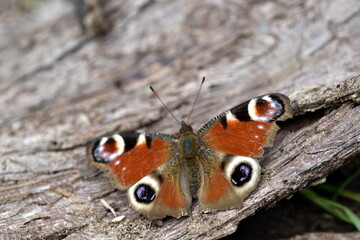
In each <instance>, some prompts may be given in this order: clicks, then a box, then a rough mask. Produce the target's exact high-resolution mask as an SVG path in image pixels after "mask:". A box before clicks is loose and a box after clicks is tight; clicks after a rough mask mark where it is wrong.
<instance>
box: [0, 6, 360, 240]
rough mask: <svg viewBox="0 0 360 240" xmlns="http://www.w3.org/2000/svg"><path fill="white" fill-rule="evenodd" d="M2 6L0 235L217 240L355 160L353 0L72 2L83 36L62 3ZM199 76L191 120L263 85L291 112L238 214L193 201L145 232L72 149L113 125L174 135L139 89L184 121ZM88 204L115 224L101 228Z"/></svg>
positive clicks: (358, 148)
mask: <svg viewBox="0 0 360 240" xmlns="http://www.w3.org/2000/svg"><path fill="white" fill-rule="evenodd" d="M12 2H13V1H8V0H7V1H2V2H1V3H0V18H1V19H2V20H1V22H0V31H1V36H0V51H1V56H0V64H1V70H0V106H1V107H0V112H1V119H0V136H1V143H0V152H1V157H0V166H1V167H0V180H1V185H0V209H1V211H0V238H1V239H43V238H45V239H59V238H65V239H94V238H108V239H116V238H118V239H137V238H148V239H155V238H156V239H180V238H181V239H194V238H201V239H213V238H219V237H222V236H226V235H228V234H230V233H232V232H234V231H235V230H236V227H237V224H238V223H239V222H240V221H241V220H242V219H244V218H246V217H247V216H250V215H252V214H254V213H255V212H256V211H258V210H259V209H262V208H266V207H269V206H272V205H274V204H276V202H278V201H279V200H281V199H283V198H287V197H289V196H291V195H292V194H294V193H295V192H296V191H298V190H299V189H301V188H303V187H306V186H308V185H310V184H312V183H313V182H317V181H319V180H321V179H324V178H325V177H326V176H327V175H328V174H329V173H331V172H332V171H334V170H335V169H336V168H338V167H340V166H342V165H343V164H344V163H345V162H347V161H350V160H352V159H354V158H355V157H357V156H359V153H360V137H359V136H360V128H359V126H360V117H359V116H360V106H359V105H358V103H359V98H360V96H359V92H360V77H359V75H358V74H359V69H360V59H359V56H360V49H359V46H360V43H359V39H360V31H359V29H360V3H359V2H357V1H337V0H334V1H327V0H326V1H325V0H324V1H316V2H312V1H305V2H303V1H299V2H296V1H295V2H293V1H292V2H291V3H288V2H287V1H276V2H271V1H270V2H269V1H264V2H263V1H237V2H230V1H212V2H202V3H201V4H200V3H199V2H197V1H189V0H185V1H167V2H157V1H152V0H144V1H131V0H129V1H126V0H125V1H112V0H109V1H106V2H104V5H103V7H104V8H103V9H100V10H99V9H98V10H99V11H100V16H102V15H101V14H104V15H103V17H105V18H104V19H103V18H101V17H100V18H96V16H97V14H99V12H97V11H95V12H96V14H95V13H94V12H93V11H84V8H82V9H83V12H82V13H83V15H82V16H80V21H81V22H82V24H81V26H82V28H83V31H84V32H81V30H80V28H79V23H78V20H77V18H76V17H75V15H74V5H73V4H72V3H71V2H70V1H69V2H67V1H61V0H54V1H50V2H45V3H43V4H41V5H36V6H35V7H33V6H30V7H27V8H26V9H25V10H26V11H25V10H24V9H23V8H19V6H17V7H14V6H12V5H11V4H12ZM18 2H22V1H18ZM77 4H79V3H77ZM86 4H90V3H89V1H86ZM86 4H85V6H88V5H86ZM23 7H24V6H23ZM83 7H84V6H83ZM95 7H98V6H95ZM77 9H78V10H79V9H80V10H81V7H80V8H79V6H78V8H77ZM90 9H92V8H90ZM84 14H85V15H84ZM94 16H95V17H94ZM92 17H93V18H94V19H93V18H92ZM84 19H87V20H84ZM99 19H100V20H99ZM94 21H95V22H96V21H100V22H101V23H100V24H94V23H93V22H94ZM104 24H105V25H104ZM106 24H109V25H108V26H106ZM99 26H100V28H101V29H100V30H101V31H100V30H97V29H96V28H97V27H99ZM94 28H95V29H94ZM106 31H108V32H107V34H106V35H105V36H102V37H98V38H95V37H96V36H98V34H99V35H100V34H103V33H104V32H106ZM202 76H206V77H207V82H206V84H205V85H204V88H203V91H202V93H201V96H200V99H199V102H198V104H197V106H196V110H195V112H194V114H193V116H192V122H193V126H194V127H195V128H196V127H199V126H200V125H201V124H202V123H204V122H205V121H207V120H208V119H210V118H211V117H212V116H213V115H215V114H218V113H220V112H222V111H224V110H226V109H228V108H230V107H232V106H234V105H237V104H238V103H240V102H242V101H243V100H246V99H248V98H251V97H254V96H257V95H260V94H264V93H268V92H281V93H285V94H288V95H291V99H292V105H293V108H294V113H295V117H294V119H292V120H290V121H286V122H285V123H284V124H282V130H281V131H280V133H279V134H278V137H277V140H276V142H275V144H274V147H273V148H271V149H270V150H269V151H268V152H267V154H266V156H265V157H264V159H263V160H262V161H261V164H262V166H263V168H264V169H265V171H266V173H265V174H264V176H263V177H262V181H261V183H260V185H259V187H258V189H257V190H256V191H255V192H254V193H253V194H252V195H251V196H250V197H249V198H248V199H247V200H246V201H245V203H244V206H243V207H242V208H241V209H238V210H229V211H219V212H216V213H210V214H201V213H198V212H197V205H196V204H195V205H194V209H193V213H192V215H191V216H190V217H184V218H181V219H168V220H166V221H165V223H164V226H163V227H156V228H149V221H147V220H146V219H145V218H144V217H142V216H140V215H139V214H138V213H136V212H134V211H133V210H131V209H130V208H129V207H128V205H127V200H126V195H125V193H124V192H121V191H116V190H115V189H114V188H113V187H112V185H111V184H110V181H109V180H108V178H107V177H106V174H103V173H100V171H98V170H96V169H93V168H89V167H88V165H87V161H86V159H85V150H84V146H85V144H86V142H87V141H89V140H90V139H92V138H95V137H98V136H100V135H103V134H105V133H108V132H112V131H116V130H121V131H125V130H126V131H129V130H144V131H149V130H151V131H152V132H153V131H161V132H165V133H169V134H171V133H175V132H176V131H177V129H178V128H179V126H178V125H177V124H176V123H175V122H174V120H173V119H172V118H171V116H170V115H169V114H168V113H167V112H164V111H163V110H162V105H161V104H160V103H159V102H158V100H157V99H156V98H154V96H153V95H152V93H151V92H150V91H149V90H148V89H147V86H148V85H150V84H151V85H154V87H155V88H156V89H157V92H158V93H159V95H161V96H162V98H163V100H164V101H165V102H166V103H167V104H168V106H169V108H170V109H172V110H173V111H174V114H175V115H176V116H178V117H179V118H180V119H184V118H186V116H187V114H188V113H189V112H190V108H191V103H192V101H193V98H194V95H195V92H196V90H197V87H198V84H199V82H200V79H201V77H202ZM100 199H105V200H106V201H107V202H108V203H109V204H110V205H111V206H112V207H113V208H114V209H115V211H116V212H117V214H118V215H124V216H125V218H124V219H123V220H122V221H121V222H118V223H112V222H111V220H112V219H113V218H114V216H113V215H112V213H111V212H109V211H108V210H107V209H106V208H105V207H104V206H103V205H102V204H101V202H100Z"/></svg>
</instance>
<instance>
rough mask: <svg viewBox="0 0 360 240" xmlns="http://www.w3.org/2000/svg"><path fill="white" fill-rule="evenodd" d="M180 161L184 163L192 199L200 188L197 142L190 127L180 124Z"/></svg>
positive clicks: (183, 123)
mask: <svg viewBox="0 0 360 240" xmlns="http://www.w3.org/2000/svg"><path fill="white" fill-rule="evenodd" d="M178 146H179V154H180V159H181V161H182V162H183V163H184V167H185V172H186V176H187V179H188V183H189V187H190V191H191V194H192V196H193V197H195V196H196V193H197V190H198V189H199V186H200V181H201V179H200V162H199V161H198V159H197V158H198V141H197V136H196V134H195V133H194V132H193V130H192V127H191V126H189V125H187V124H186V123H185V122H182V123H181V129H180V138H179V145H178Z"/></svg>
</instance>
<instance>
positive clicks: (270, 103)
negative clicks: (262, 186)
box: [198, 94, 292, 211]
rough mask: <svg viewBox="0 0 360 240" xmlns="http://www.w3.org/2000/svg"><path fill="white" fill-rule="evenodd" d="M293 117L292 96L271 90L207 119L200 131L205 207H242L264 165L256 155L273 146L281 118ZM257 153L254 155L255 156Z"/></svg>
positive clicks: (202, 205)
mask: <svg viewBox="0 0 360 240" xmlns="http://www.w3.org/2000/svg"><path fill="white" fill-rule="evenodd" d="M290 117H292V114H291V110H290V103H289V99H288V97H286V96H284V95H282V94H269V95H264V96H260V97H258V98H254V99H251V100H249V101H247V102H244V103H242V104H240V105H238V106H236V107H234V108H232V109H230V110H229V111H227V112H225V113H223V114H220V115H219V116H217V117H215V118H214V119H212V120H210V121H209V122H208V123H206V124H205V125H204V126H203V127H202V128H201V129H200V130H199V132H198V136H199V139H200V141H201V142H202V144H203V145H204V148H205V149H207V150H206V151H204V153H203V154H202V155H200V157H199V160H200V162H201V165H202V167H203V172H204V178H203V181H202V184H201V187H200V189H199V191H198V198H199V203H200V209H201V210H204V211H206V210H218V209H229V208H233V207H239V206H240V205H241V203H242V202H243V200H244V199H245V198H246V197H247V196H248V195H249V194H250V193H251V192H252V191H253V190H254V189H255V188H256V186H257V184H258V182H259V180H260V172H261V168H260V165H259V163H258V161H257V160H256V159H255V158H257V157H260V156H262V155H263V153H264V149H263V148H264V147H268V146H271V145H272V143H273V141H274V138H275V135H276V132H277V131H278V129H279V127H278V126H277V125H276V123H275V121H277V120H286V119H288V118H290ZM253 157H254V158H253Z"/></svg>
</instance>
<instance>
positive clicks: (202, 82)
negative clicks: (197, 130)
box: [186, 77, 205, 124]
mask: <svg viewBox="0 0 360 240" xmlns="http://www.w3.org/2000/svg"><path fill="white" fill-rule="evenodd" d="M204 82H205V77H203V79H202V81H201V84H200V87H199V90H198V92H197V94H196V97H195V101H194V103H193V106H192V108H191V111H190V114H189V117H188V119H187V121H186V124H189V121H190V117H191V114H192V113H193V111H194V107H195V104H196V102H197V100H198V98H199V95H200V91H201V87H202V85H203V84H204Z"/></svg>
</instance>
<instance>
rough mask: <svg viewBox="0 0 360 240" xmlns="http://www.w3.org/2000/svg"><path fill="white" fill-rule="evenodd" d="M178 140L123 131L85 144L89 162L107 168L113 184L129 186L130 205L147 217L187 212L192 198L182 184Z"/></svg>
mask: <svg viewBox="0 0 360 240" xmlns="http://www.w3.org/2000/svg"><path fill="white" fill-rule="evenodd" d="M176 141H177V140H176V139H174V138H173V137H171V136H168V135H165V134H152V133H142V134H139V133H124V134H115V135H112V136H109V137H103V138H101V139H99V140H96V141H94V142H93V143H91V144H89V145H88V147H87V155H88V159H89V160H90V164H91V165H95V166H97V167H99V168H100V169H102V170H104V171H108V172H109V173H110V176H111V178H112V180H113V183H114V184H115V186H116V187H117V188H119V189H122V190H124V189H128V188H129V190H128V198H129V202H130V205H131V206H132V207H133V208H134V209H136V210H137V211H139V212H140V213H142V214H143V215H145V216H147V217H148V218H150V219H155V218H163V217H165V216H166V215H169V216H174V217H180V216H183V215H186V214H187V213H188V210H189V207H190V204H191V198H190V195H189V193H188V189H187V186H186V185H184V184H182V183H184V182H185V181H184V180H181V168H177V167H174V164H176V163H177V158H178V157H177V156H176V155H175V154H174V151H176V146H177V145H176V144H177V142H176Z"/></svg>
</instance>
